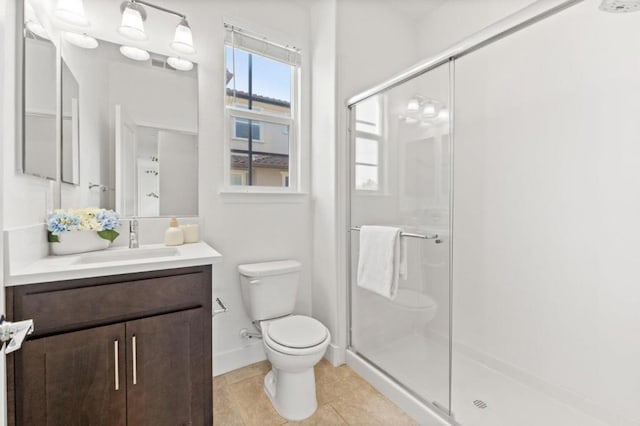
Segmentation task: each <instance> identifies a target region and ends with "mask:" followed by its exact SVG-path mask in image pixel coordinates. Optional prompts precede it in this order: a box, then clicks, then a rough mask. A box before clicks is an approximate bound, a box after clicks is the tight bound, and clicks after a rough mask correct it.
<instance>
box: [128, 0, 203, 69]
mask: <svg viewBox="0 0 640 426" xmlns="http://www.w3.org/2000/svg"><path fill="white" fill-rule="evenodd" d="M143 6H146V7H150V8H152V9H156V10H159V11H160V12H164V13H168V14H170V15H174V16H177V17H178V18H180V21H179V22H178V25H177V26H176V29H175V32H174V35H173V41H172V42H171V44H169V46H170V47H171V48H172V49H173V50H175V51H176V52H178V53H180V54H183V55H192V54H194V53H196V49H195V47H194V46H193V33H192V32H191V27H190V26H189V22H188V21H187V16H186V15H184V14H182V13H180V12H176V11H174V10H171V9H167V8H165V7H161V6H157V5H155V4H152V3H149V2H147V1H143V0H127V1H125V2H124V3H122V4H121V5H120V11H121V12H122V21H121V22H120V26H119V27H118V32H119V33H120V34H122V35H123V36H125V37H126V38H128V39H130V40H134V41H144V40H147V33H146V32H145V31H144V21H145V20H146V19H147V13H146V10H145V9H144V7H143ZM184 61H186V60H184ZM187 62H190V61H187ZM192 67H193V64H191V67H190V68H189V69H191V68H192Z"/></svg>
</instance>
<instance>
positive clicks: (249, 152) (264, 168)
mask: <svg viewBox="0 0 640 426" xmlns="http://www.w3.org/2000/svg"><path fill="white" fill-rule="evenodd" d="M225 28H226V30H227V37H226V42H225V57H226V61H225V63H226V68H227V73H226V75H227V78H226V86H225V90H226V108H225V111H226V123H227V135H228V142H227V143H228V156H229V157H228V158H229V163H228V164H229V167H228V170H227V176H228V182H229V184H230V185H232V186H249V187H251V186H263V187H285V188H292V189H294V190H296V189H297V183H296V182H295V176H297V175H298V170H297V167H298V165H297V161H296V157H297V155H296V154H297V152H298V143H299V137H298V106H297V105H296V100H297V99H298V86H299V73H300V53H299V52H298V50H297V49H295V48H290V47H285V46H280V45H276V44H273V43H270V42H268V41H265V40H264V38H263V37H257V36H254V35H251V34H249V33H247V32H246V31H244V30H240V29H238V28H237V27H233V26H230V25H228V24H225ZM285 176H286V179H285ZM290 177H292V178H293V179H294V180H292V181H289V179H290Z"/></svg>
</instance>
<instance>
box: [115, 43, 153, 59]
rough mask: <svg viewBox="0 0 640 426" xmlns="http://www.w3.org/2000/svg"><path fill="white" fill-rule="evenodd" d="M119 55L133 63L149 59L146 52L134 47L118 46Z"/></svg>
mask: <svg viewBox="0 0 640 426" xmlns="http://www.w3.org/2000/svg"><path fill="white" fill-rule="evenodd" d="M120 53H122V54H123V55H124V56H126V57H127V58H129V59H133V60H134V61H147V60H149V58H150V57H151V56H150V55H149V52H147V51H146V50H144V49H140V48H137V47H134V46H120Z"/></svg>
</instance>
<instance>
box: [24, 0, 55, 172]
mask: <svg viewBox="0 0 640 426" xmlns="http://www.w3.org/2000/svg"><path fill="white" fill-rule="evenodd" d="M56 61H57V52H56V47H55V46H54V44H53V43H52V42H51V39H50V36H49V34H48V33H47V31H46V30H45V29H44V27H42V25H40V23H39V20H38V18H37V17H36V15H35V12H34V10H33V8H32V7H31V6H30V3H29V2H27V3H26V4H25V11H24V67H23V84H24V92H23V93H24V100H23V107H24V109H23V111H22V113H23V115H22V117H23V129H24V133H23V135H24V136H23V140H22V146H21V147H20V149H19V150H18V151H19V152H20V151H21V152H22V161H21V163H22V164H21V168H22V171H23V172H24V173H26V174H29V175H34V176H39V177H42V178H46V179H52V180H55V179H56V144H57V137H56V132H57V130H56V129H57V123H56V117H57V115H56V113H57V108H56V104H57V101H56V96H57V95H56V90H57V84H56V74H57V73H56Z"/></svg>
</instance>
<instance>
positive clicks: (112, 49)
mask: <svg viewBox="0 0 640 426" xmlns="http://www.w3.org/2000/svg"><path fill="white" fill-rule="evenodd" d="M61 49H62V57H63V59H64V62H65V64H66V66H67V67H68V71H69V75H70V77H69V82H67V85H68V86H69V87H71V88H73V80H75V82H76V84H77V86H78V92H77V97H79V98H80V101H79V102H78V101H76V104H77V108H78V113H77V115H76V116H77V117H79V120H78V128H76V127H74V123H73V120H71V122H70V123H69V127H70V128H71V132H70V133H71V137H70V138H69V139H68V141H70V142H71V143H70V146H71V147H72V148H71V149H69V150H67V151H64V150H63V154H65V153H66V154H69V155H63V167H62V168H63V171H65V170H68V171H70V173H71V175H73V172H72V171H73V170H74V168H76V167H77V170H78V171H79V174H78V177H79V185H78V186H70V185H63V188H62V207H63V208H66V207H75V206H78V205H99V206H100V207H104V208H111V209H116V210H117V211H118V212H119V213H120V214H121V215H122V216H123V217H130V216H169V215H179V216H193V215H197V214H198V156H197V151H198V146H197V132H198V126H197V121H198V110H197V105H198V97H197V91H198V81H197V67H196V66H194V68H193V69H192V70H190V71H178V70H176V69H174V68H172V67H171V66H170V65H169V64H168V63H167V57H166V56H164V55H160V54H156V53H152V52H149V53H150V57H149V59H144V58H142V60H140V61H137V60H132V59H130V58H129V57H125V56H124V55H123V53H122V52H121V49H120V46H119V45H117V44H113V43H110V42H108V41H105V40H98V46H97V48H94V49H83V48H81V47H78V46H76V45H74V44H71V43H69V42H68V41H67V40H64V39H63V41H62V48H61ZM65 81H66V80H64V81H63V85H64V83H65ZM63 92H64V89H63ZM71 93H73V91H72V90H70V95H69V98H71V99H73V96H72V95H71ZM72 108H73V102H71V106H70V107H69V110H72ZM70 115H71V118H72V117H73V114H72V113H71V114H70ZM74 129H76V130H77V132H78V139H77V141H78V142H77V143H78V145H77V148H78V151H77V152H78V153H79V158H77V157H74V155H73V146H74V145H73V144H74V143H75V142H76V141H75V140H74V139H73V130H74ZM64 181H65V182H69V181H70V180H68V179H64ZM74 183H78V182H77V181H74Z"/></svg>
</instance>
